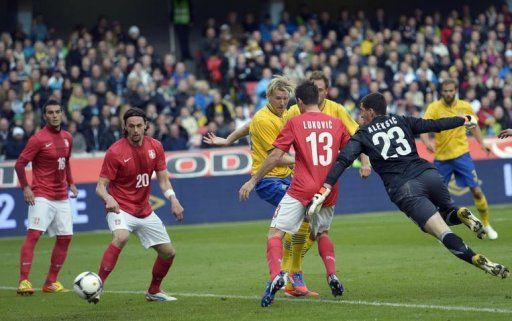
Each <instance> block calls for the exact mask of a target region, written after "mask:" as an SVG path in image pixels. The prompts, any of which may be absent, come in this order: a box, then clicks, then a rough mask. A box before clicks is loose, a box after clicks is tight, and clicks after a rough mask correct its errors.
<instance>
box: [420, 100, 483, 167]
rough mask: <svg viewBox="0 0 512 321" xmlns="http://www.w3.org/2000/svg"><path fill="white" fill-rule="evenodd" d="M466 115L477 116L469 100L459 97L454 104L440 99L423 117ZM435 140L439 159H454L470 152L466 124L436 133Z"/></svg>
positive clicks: (430, 106)
mask: <svg viewBox="0 0 512 321" xmlns="http://www.w3.org/2000/svg"><path fill="white" fill-rule="evenodd" d="M464 115H473V116H475V117H476V115H475V113H474V112H473V108H471V105H470V104H469V103H468V102H466V101H463V100H459V99H457V100H456V102H455V105H454V106H447V105H446V104H445V103H444V100H442V99H440V100H438V101H435V102H433V103H431V104H430V105H429V106H428V107H427V111H426V112H425V115H424V116H423V118H425V119H439V118H446V117H454V116H464ZM434 140H435V153H434V157H435V159H437V160H441V161H443V160H449V159H454V158H457V157H459V156H461V155H464V154H466V153H467V152H469V144H468V139H467V136H466V128H465V127H464V126H461V127H457V128H454V129H450V130H444V131H442V132H440V133H435V134H434Z"/></svg>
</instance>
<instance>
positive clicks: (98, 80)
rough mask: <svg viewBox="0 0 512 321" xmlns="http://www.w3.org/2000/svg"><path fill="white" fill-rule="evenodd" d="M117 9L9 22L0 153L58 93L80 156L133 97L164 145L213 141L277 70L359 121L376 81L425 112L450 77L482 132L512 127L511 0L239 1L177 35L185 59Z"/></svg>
mask: <svg viewBox="0 0 512 321" xmlns="http://www.w3.org/2000/svg"><path fill="white" fill-rule="evenodd" d="M454 5H456V4H454ZM387 10H392V9H387ZM114 18H115V17H113V18H109V17H106V16H100V17H99V18H98V20H97V23H96V24H95V25H93V26H79V27H77V28H75V30H74V31H73V32H72V33H71V34H69V35H68V37H67V38H63V37H57V36H56V35H55V34H54V32H53V29H52V25H51V23H49V22H46V21H45V17H44V16H41V15H39V16H37V17H35V18H34V19H33V22H32V28H31V32H30V33H26V32H24V31H23V30H22V28H21V27H18V28H16V30H9V31H8V30H4V31H3V32H1V34H0V155H1V156H0V160H1V159H16V158H17V157H18V155H19V154H20V152H21V150H22V149H23V147H24V146H25V144H26V142H27V140H28V138H29V137H30V136H31V135H33V134H34V133H35V132H36V131H37V130H39V128H40V127H41V125H42V118H41V107H42V106H43V104H44V103H45V102H46V101H47V100H48V99H49V98H50V97H52V98H54V99H57V100H59V101H60V102H61V104H62V106H63V107H64V110H65V117H64V118H65V120H64V127H65V128H66V129H67V130H68V131H70V132H71V133H72V135H73V137H74V145H73V151H74V152H75V153H94V152H97V151H104V150H106V149H107V148H108V147H109V146H110V145H111V144H112V143H113V142H115V141H116V140H117V139H118V138H119V137H121V136H122V135H123V133H122V128H121V120H120V119H122V114H123V112H124V111H125V110H126V109H127V108H129V107H130V106H136V107H140V108H142V109H144V110H145V111H146V113H147V117H148V119H149V121H150V126H149V128H148V134H149V135H151V136H153V137H155V138H157V139H159V140H161V141H162V143H163V145H164V148H165V150H167V151H174V150H187V149H196V148H207V147H209V146H207V145H204V144H203V143H202V136H203V135H205V134H206V133H207V132H214V133H216V135H218V136H222V137H226V136H227V135H229V133H231V132H232V131H233V130H235V129H236V128H238V127H240V126H243V125H244V124H245V123H247V122H248V121H250V119H251V117H252V116H253V115H254V113H255V112H256V111H258V110H259V109H260V108H262V107H263V106H265V104H266V103H267V100H266V97H265V90H266V86H267V84H268V83H269V81H270V79H271V77H272V76H273V75H277V74H279V75H281V74H283V75H286V76H287V77H289V78H290V79H292V80H294V81H296V82H297V81H299V80H301V79H304V78H306V77H308V75H309V74H310V73H311V72H312V71H317V70H320V71H323V73H324V74H325V75H326V76H327V77H328V78H329V79H330V87H329V90H328V93H329V99H332V100H334V101H336V102H339V103H341V104H342V105H343V106H345V108H346V109H347V110H348V111H349V112H350V113H351V114H352V115H353V117H355V118H357V117H358V115H359V110H358V108H359V107H358V106H359V101H360V99H361V98H362V97H363V96H364V95H366V94H368V93H370V92H375V91H380V92H382V93H383V94H384V95H385V97H386V99H387V101H388V108H389V112H390V113H392V114H398V115H413V116H418V117H421V116H422V114H423V112H424V111H425V109H426V107H427V106H428V104H429V103H431V102H432V101H434V100H437V99H439V95H438V84H439V83H440V82H441V81H442V80H443V79H447V78H453V79H457V80H458V82H459V85H460V88H459V97H460V98H461V99H465V100H467V101H469V102H470V103H471V105H472V106H473V109H474V111H475V113H477V115H478V118H479V125H480V127H481V129H482V131H483V133H484V135H487V136H495V135H496V134H497V133H499V132H500V130H501V129H502V128H509V127H511V125H512V121H511V118H512V41H511V37H512V24H511V22H512V13H511V12H510V11H509V7H508V6H507V5H506V4H503V5H502V6H495V5H492V6H489V7H488V8H487V9H486V10H484V11H479V12H473V11H472V10H471V8H470V7H469V6H461V7H457V8H454V9H453V10H452V11H451V12H449V14H443V15H442V14H441V13H439V12H432V13H427V12H423V11H422V10H421V9H416V10H414V11H411V12H410V13H409V14H407V15H400V16H398V17H396V18H391V17H388V12H386V11H385V10H383V9H378V10H376V11H372V12H367V11H364V10H355V11H352V10H348V9H340V10H339V11H335V12H328V11H322V12H315V11H314V10H312V9H311V8H310V6H308V5H302V6H300V10H299V11H298V12H297V13H295V14H291V13H290V12H289V11H286V10H284V11H282V13H281V15H280V20H279V22H278V23H273V22H272V19H271V16H270V14H268V15H264V16H262V17H259V16H256V15H255V14H254V13H240V12H236V11H232V12H228V13H227V15H226V17H225V19H224V20H222V21H220V20H219V19H214V18H210V19H207V20H206V21H204V22H202V24H198V22H196V23H195V26H196V28H200V29H201V30H200V35H201V36H200V37H199V38H198V39H195V40H194V41H190V40H189V39H187V38H186V37H179V41H180V42H179V43H180V51H179V52H178V53H177V54H176V55H173V54H170V53H165V52H164V53H159V52H157V51H156V50H155V48H154V46H153V45H152V44H151V43H149V41H148V40H147V38H146V37H145V35H144V30H141V29H140V28H139V27H137V26H135V25H132V26H123V25H121V23H120V22H119V21H117V20H115V19H114ZM184 22H185V25H186V24H188V22H187V21H184ZM180 32H181V33H180V34H179V35H182V36H183V35H187V33H186V32H187V30H186V29H184V30H182V31H180ZM292 102H293V101H292ZM292 102H291V103H292ZM239 144H247V140H241V141H240V142H239Z"/></svg>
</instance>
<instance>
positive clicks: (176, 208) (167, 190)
mask: <svg viewBox="0 0 512 321" xmlns="http://www.w3.org/2000/svg"><path fill="white" fill-rule="evenodd" d="M156 178H157V179H158V185H159V186H160V190H161V191H162V193H163V194H164V195H165V198H167V199H168V200H169V201H171V211H172V214H173V215H174V216H175V217H176V220H177V221H180V222H181V221H182V220H183V212H184V211H185V210H184V209H183V206H181V203H180V201H179V200H178V198H177V197H176V193H175V192H174V189H173V188H172V184H171V182H170V181H169V173H167V170H163V171H158V172H156Z"/></svg>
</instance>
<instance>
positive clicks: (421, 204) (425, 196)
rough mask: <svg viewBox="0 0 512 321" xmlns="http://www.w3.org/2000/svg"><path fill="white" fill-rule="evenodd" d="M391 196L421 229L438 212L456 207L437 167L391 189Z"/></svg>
mask: <svg viewBox="0 0 512 321" xmlns="http://www.w3.org/2000/svg"><path fill="white" fill-rule="evenodd" d="M389 197H390V199H391V201H392V202H393V203H395V204H396V206H398V208H399V209H400V210H401V211H402V212H404V213H405V214H406V215H407V216H408V217H409V218H410V219H412V220H413V221H414V222H415V223H416V224H417V225H418V226H419V227H420V228H421V229H423V227H424V226H425V223H426V222H427V221H428V219H429V218H431V217H432V216H433V215H434V214H435V213H436V212H438V211H441V212H447V211H449V210H451V209H453V208H454V205H453V200H452V199H451V196H450V193H449V192H448V189H447V188H446V186H445V185H444V183H443V180H442V178H441V176H440V175H439V172H438V171H437V170H435V169H428V170H426V171H424V172H423V173H421V174H420V175H418V176H416V177H415V178H414V179H411V180H409V181H407V182H406V183H405V184H403V185H402V186H400V187H399V188H397V189H390V192H389Z"/></svg>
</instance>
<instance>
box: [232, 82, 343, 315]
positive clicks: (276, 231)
mask: <svg viewBox="0 0 512 321" xmlns="http://www.w3.org/2000/svg"><path fill="white" fill-rule="evenodd" d="M295 98H296V99H297V104H298V106H299V108H300V110H301V112H302V114H301V115H299V116H296V117H293V118H292V119H290V120H288V122H287V123H286V125H285V126H284V127H283V129H282V130H281V132H280V133H279V136H277V138H276V140H275V141H274V144H273V146H274V149H273V150H272V152H271V153H270V154H269V156H268V157H267V158H266V159H265V162H264V163H263V165H262V166H261V168H260V169H259V170H258V172H257V173H256V174H254V175H253V176H252V177H251V179H250V180H249V181H248V182H247V183H245V184H244V185H243V186H242V188H241V189H240V199H241V200H246V199H247V198H248V197H249V193H250V192H251V191H252V189H253V188H254V187H255V186H256V184H257V183H258V181H259V180H260V179H262V178H263V177H265V175H266V174H267V173H268V171H270V170H271V169H272V168H274V166H275V165H276V164H278V163H279V162H280V161H281V158H282V157H283V156H284V155H285V154H286V153H287V152H288V151H289V150H290V147H291V146H293V148H294V149H295V175H294V177H293V178H292V182H291V185H290V188H289V189H288V190H287V192H286V195H285V196H284V197H283V199H282V200H281V201H280V202H279V205H278V206H277V208H276V211H275V213H274V217H273V218H272V222H271V224H270V229H269V232H268V238H267V264H268V268H269V272H270V281H269V282H268V283H267V287H266V289H265V293H264V295H263V297H262V299H261V306H262V307H267V306H269V305H270V304H272V301H273V300H274V296H275V293H276V292H277V291H278V290H279V289H280V288H282V287H283V285H284V282H285V278H286V272H285V271H283V270H282V269H281V260H282V257H283V244H282V239H283V236H284V234H285V233H290V234H296V233H297V232H298V231H299V229H300V226H301V225H302V222H303V220H304V217H305V214H306V206H307V205H308V203H309V201H310V199H311V197H312V196H313V195H314V194H315V192H316V191H317V190H318V189H319V188H320V187H321V186H322V183H323V181H324V179H325V177H326V175H327V173H328V171H329V169H330V168H331V166H332V164H333V163H334V160H335V159H336V156H337V155H338V152H339V150H340V149H341V148H342V147H343V146H345V144H346V143H347V141H348V139H349V138H350V134H349V132H348V131H347V129H346V127H345V126H344V125H343V124H342V122H341V120H339V119H336V118H333V117H330V116H328V115H326V114H324V113H322V112H321V111H320V109H319V108H318V88H317V87H316V86H315V84H314V83H313V82H311V81H306V82H304V83H302V84H300V85H299V86H297V88H296V89H295ZM337 194H338V190H337V185H335V186H334V190H333V193H332V194H331V196H329V197H328V198H327V199H326V201H325V205H326V206H324V207H323V208H322V209H321V210H320V211H319V212H318V213H317V215H315V216H314V217H312V218H311V222H310V224H311V235H310V237H311V239H313V240H317V243H318V253H319V254H320V257H321V258H322V260H323V262H324V265H325V270H326V277H327V283H328V284H329V287H330V288H331V291H332V294H333V295H334V296H338V295H342V294H343V286H342V285H341V282H340V281H339V279H338V277H337V276H336V259H335V252H334V245H333V244H332V242H331V239H330V237H329V228H330V225H331V222H332V217H333V215H334V203H335V202H336V198H337V196H338V195H337Z"/></svg>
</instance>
